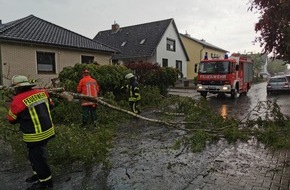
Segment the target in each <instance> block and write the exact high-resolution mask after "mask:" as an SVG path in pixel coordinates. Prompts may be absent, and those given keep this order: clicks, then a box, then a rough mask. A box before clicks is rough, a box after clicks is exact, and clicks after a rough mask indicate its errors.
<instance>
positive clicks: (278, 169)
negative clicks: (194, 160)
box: [185, 140, 290, 190]
mask: <svg viewBox="0 0 290 190" xmlns="http://www.w3.org/2000/svg"><path fill="white" fill-rule="evenodd" d="M289 163H290V151H289V150H279V151H275V152H272V151H270V150H269V149H266V148H265V147H263V145H260V144H259V143H258V142H256V141H254V140H251V141H249V142H248V143H238V145H232V146H229V147H228V148H226V149H225V150H224V151H223V152H222V153H221V154H220V155H219V156H218V157H217V158H216V159H215V160H214V161H213V162H212V163H211V164H210V165H208V167H207V169H206V170H205V171H204V172H202V173H200V174H199V175H198V176H197V177H196V178H195V179H194V180H193V181H192V182H191V183H190V185H188V187H187V188H185V189H186V190H289V189H290V186H289V183H290V165H289Z"/></svg>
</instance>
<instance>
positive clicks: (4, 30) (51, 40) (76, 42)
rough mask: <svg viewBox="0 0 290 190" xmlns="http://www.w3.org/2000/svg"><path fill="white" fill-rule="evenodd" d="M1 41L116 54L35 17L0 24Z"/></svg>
mask: <svg viewBox="0 0 290 190" xmlns="http://www.w3.org/2000/svg"><path fill="white" fill-rule="evenodd" d="M0 40H6V41H14V42H24V43H36V44H45V45H52V46H62V47H66V48H77V49H82V50H92V51H105V52H111V53H112V52H116V50H114V49H113V48H111V47H109V46H107V45H105V44H101V43H98V42H95V41H93V40H92V39H90V38H87V37H84V36H82V35H80V34H77V33H75V32H72V31H70V30H67V29H65V28H63V27H60V26H57V25H55V24H52V23H50V22H47V21H45V20H43V19H40V18H38V17H36V16H34V15H29V16H27V17H24V18H21V19H18V20H15V21H12V22H8V23H5V24H0Z"/></svg>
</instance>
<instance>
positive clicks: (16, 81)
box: [11, 75, 36, 88]
mask: <svg viewBox="0 0 290 190" xmlns="http://www.w3.org/2000/svg"><path fill="white" fill-rule="evenodd" d="M11 86H12V87H16V88H17V87H21V86H31V87H32V86H36V84H34V83H30V82H29V80H28V78H27V77H26V76H22V75H14V76H13V77H12V79H11Z"/></svg>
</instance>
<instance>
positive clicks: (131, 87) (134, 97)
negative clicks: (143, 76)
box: [125, 73, 141, 114]
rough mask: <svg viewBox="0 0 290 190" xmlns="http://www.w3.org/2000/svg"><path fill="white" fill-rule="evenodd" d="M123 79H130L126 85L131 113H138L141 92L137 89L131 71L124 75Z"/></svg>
mask: <svg viewBox="0 0 290 190" xmlns="http://www.w3.org/2000/svg"><path fill="white" fill-rule="evenodd" d="M125 79H127V80H130V82H129V84H128V85H127V86H126V88H127V89H128V93H129V98H128V101H129V105H130V108H131V110H132V112H133V113H136V114H140V109H139V102H140V100H141V94H140V89H139V84H138V82H137V80H136V78H135V76H134V75H133V74H132V73H129V74H127V75H126V76H125Z"/></svg>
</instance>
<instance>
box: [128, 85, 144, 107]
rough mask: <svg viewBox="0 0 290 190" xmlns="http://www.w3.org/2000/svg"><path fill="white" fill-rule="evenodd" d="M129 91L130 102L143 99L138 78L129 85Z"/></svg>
mask: <svg viewBox="0 0 290 190" xmlns="http://www.w3.org/2000/svg"><path fill="white" fill-rule="evenodd" d="M127 88H128V91H129V99H128V100H129V102H136V101H139V100H141V94H140V90H139V84H138V82H137V81H136V80H132V81H131V82H130V84H129V85H128V86H127Z"/></svg>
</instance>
